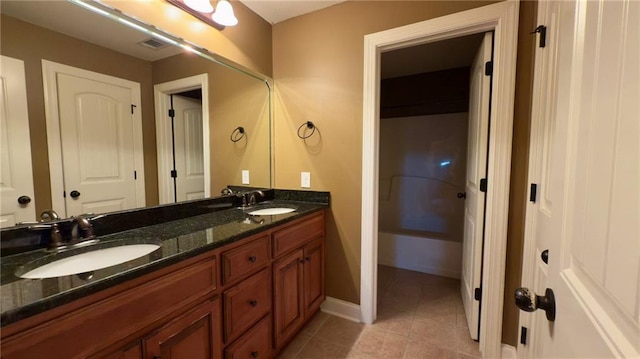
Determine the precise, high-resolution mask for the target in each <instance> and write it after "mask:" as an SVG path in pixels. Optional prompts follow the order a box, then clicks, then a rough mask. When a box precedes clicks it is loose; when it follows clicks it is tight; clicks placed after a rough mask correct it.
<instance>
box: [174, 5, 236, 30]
mask: <svg viewBox="0 0 640 359" xmlns="http://www.w3.org/2000/svg"><path fill="white" fill-rule="evenodd" d="M167 2H168V3H170V4H172V5H175V6H177V7H179V8H180V9H182V10H184V11H186V12H188V13H189V14H191V15H193V16H195V17H196V18H198V19H199V20H202V21H204V22H205V23H207V24H209V25H211V26H213V27H215V28H216V29H218V30H222V29H224V27H226V26H235V25H237V24H238V18H236V16H235V15H234V13H233V7H232V6H231V3H230V2H229V0H218V3H217V4H216V8H215V10H214V8H213V6H211V2H210V0H167Z"/></svg>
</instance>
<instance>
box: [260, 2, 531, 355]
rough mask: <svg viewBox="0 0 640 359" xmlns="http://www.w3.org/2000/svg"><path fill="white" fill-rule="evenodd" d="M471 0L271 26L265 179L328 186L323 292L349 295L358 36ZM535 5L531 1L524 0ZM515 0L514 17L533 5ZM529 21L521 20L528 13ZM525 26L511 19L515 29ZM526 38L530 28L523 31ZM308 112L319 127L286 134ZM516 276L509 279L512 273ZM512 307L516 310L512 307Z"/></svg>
mask: <svg viewBox="0 0 640 359" xmlns="http://www.w3.org/2000/svg"><path fill="white" fill-rule="evenodd" d="M487 3H489V2H481V1H473V2H465V1H443V2H439V1H408V2H402V1H394V2H387V1H348V2H345V3H342V4H339V5H335V6H332V7H329V8H326V9H323V10H320V11H317V12H314V13H311V14H307V15H303V16H300V17H297V18H293V19H290V20H288V21H285V22H282V23H278V24H276V25H274V26H273V77H274V80H275V82H276V91H275V96H274V106H275V108H274V110H275V116H274V121H275V123H274V128H275V138H276V141H275V187H278V188H299V187H300V172H301V171H310V172H311V184H312V189H314V190H327V191H330V192H331V198H332V208H331V212H330V215H329V216H328V219H327V220H328V224H327V261H328V262H327V264H328V265H327V282H326V284H327V295H329V296H331V297H335V298H339V299H343V300H346V301H349V302H353V303H359V290H360V234H361V231H360V221H361V214H360V210H359V208H360V204H361V170H362V161H361V157H362V153H361V152H362V72H363V36H364V35H366V34H369V33H373V32H377V31H382V30H386V29H389V28H393V27H398V26H402V25H405V24H409V23H413V22H417V21H421V20H426V19H430V18H435V17H439V16H443V15H446V14H450V13H454V12H459V11H463V10H466V9H470V8H474V7H479V6H483V5H485V4H487ZM534 7H535V6H534ZM534 7H532V6H530V4H524V5H523V7H522V8H523V11H524V12H523V17H524V18H525V19H531V18H532V17H533V16H534V14H533V13H532V8H534ZM529 22H530V21H528V23H529ZM529 31H531V29H529V28H525V27H521V30H520V33H521V38H523V37H525V36H526V35H525V34H527V33H528V32H529ZM530 38H533V37H530ZM519 56H521V57H523V58H524V59H520V61H519V62H518V70H519V71H521V70H522V71H528V70H529V68H528V67H527V65H528V64H530V62H531V56H532V51H531V48H530V43H527V42H526V41H525V42H523V43H522V45H521V46H520V47H519ZM529 80H530V79H529V78H528V77H527V76H523V75H519V77H518V81H519V83H518V92H519V98H520V100H519V101H518V102H517V104H516V114H517V116H519V117H518V118H517V119H516V124H515V126H516V128H515V130H514V131H515V132H514V135H515V137H514V141H513V143H514V146H515V148H514V156H515V157H514V160H513V166H512V167H513V176H514V179H513V181H512V185H513V186H514V188H516V191H518V192H517V193H515V194H514V195H513V196H512V198H511V201H512V202H511V204H512V206H513V208H515V210H514V211H513V214H512V217H513V221H511V222H510V224H511V225H512V228H510V229H509V239H508V241H509V252H508V257H509V262H508V265H509V267H508V269H507V273H508V283H509V284H510V285H512V284H513V283H515V281H516V280H518V281H519V275H520V263H521V256H522V255H521V242H522V237H521V232H522V222H521V221H520V220H519V219H520V218H521V217H522V216H523V205H522V198H523V196H524V195H525V194H526V192H525V190H524V188H525V186H526V183H525V182H524V181H525V180H526V151H523V149H525V148H526V147H527V142H528V134H527V131H528V130H527V129H526V127H527V126H528V117H527V114H528V102H527V99H528V98H529V97H530V94H529V93H528V92H527V91H528V89H529V86H530V85H529V84H528V82H527V81H529ZM308 120H310V121H313V122H314V123H315V124H316V125H317V126H318V129H319V132H320V134H319V135H316V136H315V137H314V138H312V139H310V140H307V141H306V142H304V141H302V140H300V139H299V138H298V137H297V136H296V129H297V128H298V126H299V125H300V124H301V123H303V122H304V121H308ZM516 277H517V279H516ZM509 290H510V289H507V292H506V293H505V297H506V298H507V299H506V300H505V312H508V313H505V322H504V332H505V335H504V338H505V342H507V343H509V344H512V345H515V338H516V337H517V334H516V333H517V312H514V311H513V309H514V308H515V307H514V306H513V305H512V304H511V303H512V299H511V295H510V292H509ZM514 313H515V315H516V316H514Z"/></svg>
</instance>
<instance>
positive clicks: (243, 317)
mask: <svg viewBox="0 0 640 359" xmlns="http://www.w3.org/2000/svg"><path fill="white" fill-rule="evenodd" d="M223 298H224V300H223V304H224V329H225V330H224V337H225V343H231V342H232V341H233V340H234V339H235V338H237V337H238V336H239V335H240V334H242V332H244V331H245V330H246V329H248V328H249V327H250V326H252V325H253V324H255V323H256V322H257V321H258V320H260V318H262V317H263V316H264V315H265V314H267V313H269V311H271V273H270V272H269V270H268V269H265V270H263V271H261V272H260V273H258V274H256V275H254V276H253V277H250V278H248V279H245V280H244V281H242V282H241V283H240V284H238V285H236V286H234V287H233V288H231V289H229V290H227V291H225V292H224V294H223Z"/></svg>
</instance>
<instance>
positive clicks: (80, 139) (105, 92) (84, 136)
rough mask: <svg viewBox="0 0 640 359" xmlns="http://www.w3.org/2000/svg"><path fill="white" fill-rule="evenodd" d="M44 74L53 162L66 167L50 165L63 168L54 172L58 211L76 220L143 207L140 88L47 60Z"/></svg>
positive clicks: (135, 84) (54, 195)
mask: <svg viewBox="0 0 640 359" xmlns="http://www.w3.org/2000/svg"><path fill="white" fill-rule="evenodd" d="M43 73H45V78H46V81H45V89H46V90H45V91H47V92H46V93H47V97H48V98H49V99H52V100H51V101H48V103H47V104H46V108H47V125H48V131H47V139H48V141H49V154H50V162H51V161H61V163H62V165H59V164H54V163H53V162H51V168H52V169H56V168H57V169H60V170H55V171H54V170H52V171H51V177H52V178H51V183H52V194H53V204H54V209H55V210H56V211H57V212H58V213H61V214H62V215H64V216H73V215H79V214H82V213H104V212H112V211H118V210H124V209H131V208H136V207H141V206H144V204H145V202H144V177H143V175H144V174H143V168H142V166H141V164H142V153H141V149H142V133H141V130H140V128H139V127H140V126H136V124H139V123H140V118H141V116H140V109H139V104H140V84H138V83H136V82H133V81H129V80H123V79H120V78H116V77H112V76H107V75H103V74H99V73H95V72H91V71H86V70H80V69H77V68H74V67H70V66H66V65H60V64H56V63H52V62H47V61H43ZM56 109H57V111H56ZM50 124H51V125H52V126H49V125H50ZM136 127H138V128H136ZM56 129H59V131H56ZM52 154H56V155H54V156H52ZM137 157H138V158H137ZM138 164H140V166H138ZM60 181H62V185H63V190H62V191H59V190H56V188H54V186H55V185H58V184H59V183H60ZM139 183H140V185H138V184H139ZM57 193H59V194H60V195H56V194H57ZM60 197H62V198H60ZM56 204H59V206H56ZM60 204H63V206H61V205H60Z"/></svg>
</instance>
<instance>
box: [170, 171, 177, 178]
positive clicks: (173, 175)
mask: <svg viewBox="0 0 640 359" xmlns="http://www.w3.org/2000/svg"><path fill="white" fill-rule="evenodd" d="M177 177H178V171H176V170H171V178H177Z"/></svg>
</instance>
